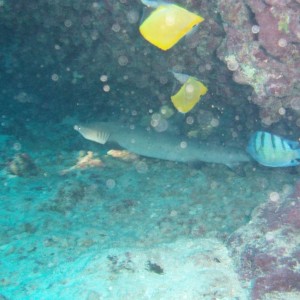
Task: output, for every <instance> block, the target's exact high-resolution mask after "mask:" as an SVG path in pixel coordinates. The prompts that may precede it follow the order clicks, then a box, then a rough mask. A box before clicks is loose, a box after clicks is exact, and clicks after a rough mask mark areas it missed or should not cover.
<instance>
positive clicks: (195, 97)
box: [171, 72, 208, 113]
mask: <svg viewBox="0 0 300 300" xmlns="http://www.w3.org/2000/svg"><path fill="white" fill-rule="evenodd" d="M173 74H174V76H175V78H176V79H177V80H179V81H180V82H181V83H183V85H182V87H181V88H180V90H179V91H178V92H177V93H176V94H175V95H173V96H171V100H172V103H173V104H174V106H175V107H176V109H177V110H178V111H179V112H181V113H187V112H189V111H190V110H192V109H193V108H194V106H195V105H196V104H197V103H198V102H199V101H200V99H201V96H203V95H205V94H206V93H207V91H208V90H207V87H206V86H205V85H204V84H203V83H202V82H200V81H199V80H198V79H197V78H195V77H192V76H188V75H185V74H180V73H174V72H173ZM178 75H181V76H179V77H178ZM179 78H180V79H179ZM183 78H185V79H186V81H185V82H184V81H182V80H181V79H183Z"/></svg>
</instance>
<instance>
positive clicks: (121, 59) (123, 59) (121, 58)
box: [118, 55, 128, 66]
mask: <svg viewBox="0 0 300 300" xmlns="http://www.w3.org/2000/svg"><path fill="white" fill-rule="evenodd" d="M118 63H119V65H120V66H126V65H127V64H128V58H127V56H125V55H121V56H119V57H118Z"/></svg>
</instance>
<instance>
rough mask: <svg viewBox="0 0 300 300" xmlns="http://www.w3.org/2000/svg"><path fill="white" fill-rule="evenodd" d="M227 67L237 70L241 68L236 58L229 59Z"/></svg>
mask: <svg viewBox="0 0 300 300" xmlns="http://www.w3.org/2000/svg"><path fill="white" fill-rule="evenodd" d="M227 68H228V70H230V71H236V70H237V69H238V68H239V63H238V62H237V61H236V59H235V58H232V59H229V60H228V61H227Z"/></svg>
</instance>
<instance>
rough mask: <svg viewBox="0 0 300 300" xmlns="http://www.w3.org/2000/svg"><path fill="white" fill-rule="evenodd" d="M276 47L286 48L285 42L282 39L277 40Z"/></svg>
mask: <svg viewBox="0 0 300 300" xmlns="http://www.w3.org/2000/svg"><path fill="white" fill-rule="evenodd" d="M278 46H279V47H281V48H284V47H286V46H287V40H286V39H284V38H281V39H279V40H278Z"/></svg>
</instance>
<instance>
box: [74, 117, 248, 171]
mask: <svg viewBox="0 0 300 300" xmlns="http://www.w3.org/2000/svg"><path fill="white" fill-rule="evenodd" d="M74 129H75V130H77V131H78V132H79V133H80V134H81V135H82V136H83V137H84V138H86V139H88V140H91V141H94V142H97V143H100V144H105V143H107V142H113V143H117V144H118V145H120V146H121V147H122V148H124V149H127V150H128V151H130V152H133V153H136V154H138V155H142V156H146V157H151V158H158V159H163V160H170V161H176V162H183V163H195V162H207V163H217V164H224V165H227V166H229V167H233V166H235V165H237V164H239V163H241V162H248V161H250V160H251V159H250V157H249V156H248V154H247V153H246V151H243V150H241V149H237V148H233V147H225V146H222V145H215V144H209V143H206V142H198V141H193V140H189V139H183V138H181V137H179V136H176V135H172V134H168V133H159V132H156V131H154V130H153V129H149V130H148V129H144V128H141V127H136V126H128V125H123V124H119V123H113V122H95V123H90V124H83V125H75V126H74Z"/></svg>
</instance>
